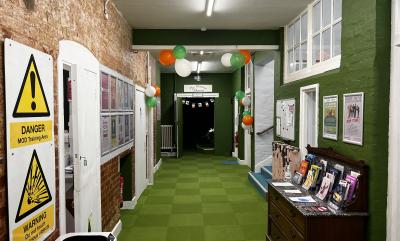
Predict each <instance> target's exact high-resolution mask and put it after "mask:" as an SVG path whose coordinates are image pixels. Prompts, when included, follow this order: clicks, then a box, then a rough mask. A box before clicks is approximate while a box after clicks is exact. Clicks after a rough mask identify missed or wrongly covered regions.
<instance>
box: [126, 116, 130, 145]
mask: <svg viewBox="0 0 400 241" xmlns="http://www.w3.org/2000/svg"><path fill="white" fill-rule="evenodd" d="M129 130H130V128H129V115H125V142H128V141H129V137H130V135H129Z"/></svg>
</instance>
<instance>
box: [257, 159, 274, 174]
mask: <svg viewBox="0 0 400 241" xmlns="http://www.w3.org/2000/svg"><path fill="white" fill-rule="evenodd" d="M268 164H270V165H272V156H269V157H268V158H267V159H265V160H263V161H261V162H259V163H257V164H256V167H255V170H254V172H261V167H263V166H268Z"/></svg>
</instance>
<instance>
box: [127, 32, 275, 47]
mask: <svg viewBox="0 0 400 241" xmlns="http://www.w3.org/2000/svg"><path fill="white" fill-rule="evenodd" d="M279 41H280V35H279V30H208V31H205V32H202V31H200V30H184V29H134V30H133V39H132V42H133V43H134V44H135V45H176V44H185V45H279Z"/></svg>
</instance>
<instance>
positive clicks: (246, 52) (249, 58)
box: [239, 49, 251, 64]
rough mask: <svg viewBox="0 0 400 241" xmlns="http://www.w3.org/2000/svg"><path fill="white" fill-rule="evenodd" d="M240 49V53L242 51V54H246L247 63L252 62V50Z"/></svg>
mask: <svg viewBox="0 0 400 241" xmlns="http://www.w3.org/2000/svg"><path fill="white" fill-rule="evenodd" d="M239 51H240V53H242V54H243V55H244V57H245V58H246V61H245V63H246V64H248V63H250V61H251V54H250V51H248V50H244V49H241V50H239Z"/></svg>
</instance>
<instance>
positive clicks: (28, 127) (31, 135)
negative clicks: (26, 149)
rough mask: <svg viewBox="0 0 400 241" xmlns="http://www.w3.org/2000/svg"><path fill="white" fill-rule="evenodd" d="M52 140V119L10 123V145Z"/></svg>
mask: <svg viewBox="0 0 400 241" xmlns="http://www.w3.org/2000/svg"><path fill="white" fill-rule="evenodd" d="M52 140H53V121H51V120H49V121H32V122H14V123H11V124H10V146H11V148H17V147H22V146H29V145H34V144H39V143H43V142H48V141H52Z"/></svg>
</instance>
